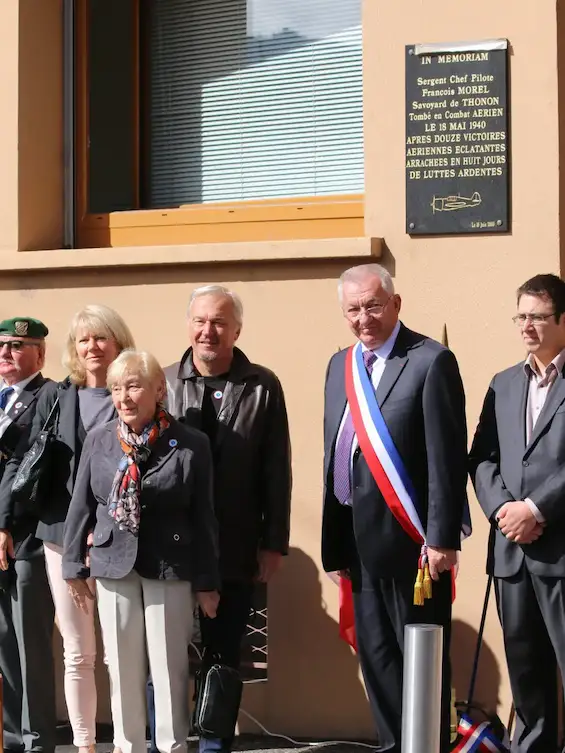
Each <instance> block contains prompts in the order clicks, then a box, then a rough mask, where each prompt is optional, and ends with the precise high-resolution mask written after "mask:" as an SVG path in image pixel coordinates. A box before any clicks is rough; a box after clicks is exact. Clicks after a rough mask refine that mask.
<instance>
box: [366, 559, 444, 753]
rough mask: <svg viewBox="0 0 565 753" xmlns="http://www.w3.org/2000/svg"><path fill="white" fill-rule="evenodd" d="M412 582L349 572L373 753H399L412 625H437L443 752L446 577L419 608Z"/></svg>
mask: <svg viewBox="0 0 565 753" xmlns="http://www.w3.org/2000/svg"><path fill="white" fill-rule="evenodd" d="M415 577H416V574H415V573H414V576H410V577H407V578H398V579H397V578H382V579H381V578H377V579H372V578H371V577H370V576H369V575H368V573H367V572H366V570H365V569H364V568H363V567H360V568H359V569H357V568H356V569H355V571H354V572H352V587H353V605H354V611H355V630H356V633H357V644H358V649H359V660H360V663H361V669H362V671H363V678H364V681H365V687H366V689H367V694H368V696H369V703H370V705H371V711H372V713H373V717H374V720H375V724H376V727H377V734H378V739H379V745H380V746H381V747H380V748H379V750H381V749H382V750H386V751H390V753H401V739H400V738H401V729H402V673H403V650H404V627H405V625H409V624H412V623H426V624H436V625H442V626H443V684H442V718H441V753H448V751H449V748H450V743H449V736H450V695H451V671H450V663H449V643H450V637H451V574H450V573H443V574H442V575H441V576H440V580H439V581H438V582H437V583H434V584H433V597H432V598H431V599H426V602H425V605H424V606H421V607H416V606H414V604H413V601H414V581H415Z"/></svg>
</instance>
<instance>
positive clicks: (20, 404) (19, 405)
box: [15, 403, 23, 408]
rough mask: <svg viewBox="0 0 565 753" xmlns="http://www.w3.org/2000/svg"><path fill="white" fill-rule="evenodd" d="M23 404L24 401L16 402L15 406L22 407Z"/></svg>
mask: <svg viewBox="0 0 565 753" xmlns="http://www.w3.org/2000/svg"><path fill="white" fill-rule="evenodd" d="M22 405H23V403H16V406H15V407H16V408H21V407H22Z"/></svg>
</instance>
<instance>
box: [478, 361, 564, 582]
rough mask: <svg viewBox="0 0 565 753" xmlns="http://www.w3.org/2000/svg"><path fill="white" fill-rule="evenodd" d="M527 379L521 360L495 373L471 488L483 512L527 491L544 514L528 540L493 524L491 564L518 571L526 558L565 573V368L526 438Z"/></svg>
mask: <svg viewBox="0 0 565 753" xmlns="http://www.w3.org/2000/svg"><path fill="white" fill-rule="evenodd" d="M527 389H528V379H527V377H526V374H525V373H524V363H523V362H522V363H519V364H517V365H516V366H512V367H511V368H510V369H507V370H506V371H503V372H501V373H500V374H497V375H496V376H495V377H494V378H493V380H492V382H491V383H490V386H489V388H488V392H487V394H486V397H485V401H484V405H483V410H482V413H481V417H480V419H479V424H478V427H477V431H476V433H475V438H474V440H473V445H472V448H471V453H470V472H471V478H472V480H473V484H474V486H475V492H476V494H477V498H478V500H479V503H480V505H481V507H482V508H483V511H484V513H485V515H486V516H487V518H488V519H489V520H490V521H491V522H492V523H493V525H496V520H495V515H496V512H497V510H498V509H499V508H500V507H501V506H502V505H503V504H504V503H505V502H509V501H511V500H522V499H525V498H526V497H529V498H530V499H532V501H533V502H535V504H536V505H537V507H538V508H539V510H540V512H541V513H542V515H543V516H544V517H545V519H546V521H547V527H546V528H545V530H544V533H543V534H542V536H541V537H540V538H539V539H538V540H537V541H535V542H534V543H533V544H525V545H520V544H515V543H513V542H510V541H508V539H506V537H505V536H503V534H502V533H501V532H500V531H499V530H498V528H496V532H495V533H494V534H493V535H494V550H493V557H491V558H489V562H488V570H489V572H491V573H493V574H494V575H495V576H497V577H500V578H505V577H510V576H512V575H515V574H516V573H517V572H518V570H519V569H520V567H521V565H522V563H523V562H525V564H526V567H527V568H528V570H529V571H530V572H532V573H535V574H536V575H541V576H553V577H561V578H563V577H565V375H564V374H563V372H561V373H560V374H559V375H558V376H557V379H556V381H555V383H554V384H553V386H552V388H551V390H550V392H549V394H548V396H547V400H546V402H545V405H544V407H543V410H542V412H541V413H540V416H539V418H538V420H537V422H536V425H535V427H534V431H533V432H532V436H531V439H530V442H529V443H528V444H526V397H527Z"/></svg>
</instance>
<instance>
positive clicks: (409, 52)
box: [408, 47, 414, 55]
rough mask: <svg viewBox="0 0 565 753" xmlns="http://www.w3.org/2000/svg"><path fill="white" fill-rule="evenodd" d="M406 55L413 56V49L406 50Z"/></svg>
mask: <svg viewBox="0 0 565 753" xmlns="http://www.w3.org/2000/svg"><path fill="white" fill-rule="evenodd" d="M408 54H409V55H413V54H414V50H413V48H412V47H411V48H410V49H409V50H408Z"/></svg>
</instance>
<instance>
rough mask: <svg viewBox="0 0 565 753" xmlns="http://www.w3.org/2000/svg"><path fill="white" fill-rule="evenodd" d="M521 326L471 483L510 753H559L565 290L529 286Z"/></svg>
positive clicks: (520, 298) (554, 285)
mask: <svg viewBox="0 0 565 753" xmlns="http://www.w3.org/2000/svg"><path fill="white" fill-rule="evenodd" d="M514 322H515V324H516V326H517V327H518V329H519V332H520V335H521V337H522V341H523V344H524V347H525V350H526V353H527V357H526V360H525V361H521V362H520V363H518V364H516V365H515V366H512V367H511V368H509V369H506V371H502V372H501V373H499V374H496V376H495V377H494V378H493V380H492V381H491V383H490V386H489V389H488V392H487V395H486V398H485V401H484V405H483V410H482V413H481V417H480V420H479V425H478V428H477V431H476V434H475V438H474V441H473V446H472V449H471V475H472V479H473V483H474V485H475V491H476V493H477V498H478V500H479V503H480V505H481V507H482V508H483V511H484V513H485V515H486V516H487V518H488V519H489V521H490V523H491V526H492V529H491V541H490V545H491V546H490V550H491V551H490V556H489V558H488V564H487V567H488V571H489V573H491V574H493V575H494V577H495V584H496V597H497V604H498V611H499V615H500V620H501V623H502V630H503V633H504V645H505V650H506V660H507V663H508V670H509V674H510V683H511V687H512V695H513V698H514V704H515V707H516V729H515V732H514V738H513V740H512V751H513V753H550V752H551V753H552V752H553V751H555V750H557V729H558V702H557V666H559V668H560V670H561V673H562V675H563V671H564V669H565V375H564V371H563V369H564V366H565V282H563V280H561V279H559V278H558V277H556V276H555V275H551V274H542V275H536V276H535V277H532V278H531V279H530V280H528V281H527V282H525V283H524V284H523V285H522V286H521V287H520V288H519V289H518V291H517V313H516V315H515V316H514ZM556 659H557V661H556Z"/></svg>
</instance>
